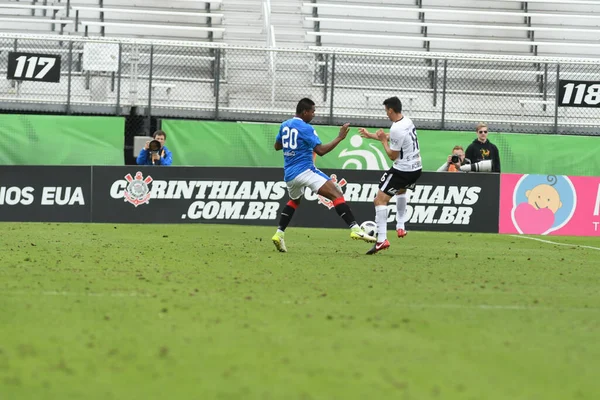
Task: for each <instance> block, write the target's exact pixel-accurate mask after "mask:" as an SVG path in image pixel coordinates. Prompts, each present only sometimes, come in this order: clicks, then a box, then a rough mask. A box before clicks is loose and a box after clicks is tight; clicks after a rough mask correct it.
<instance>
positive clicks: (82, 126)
mask: <svg viewBox="0 0 600 400" xmlns="http://www.w3.org/2000/svg"><path fill="white" fill-rule="evenodd" d="M124 128H125V119H124V118H121V117H80V116H60V115H13V114H7V115H0V140H2V143H4V146H3V149H2V152H0V165H123V140H124V137H123V135H124Z"/></svg>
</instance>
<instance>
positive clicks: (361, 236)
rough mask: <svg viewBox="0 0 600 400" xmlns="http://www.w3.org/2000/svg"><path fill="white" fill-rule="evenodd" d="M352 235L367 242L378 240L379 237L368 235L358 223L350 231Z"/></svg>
mask: <svg viewBox="0 0 600 400" xmlns="http://www.w3.org/2000/svg"><path fill="white" fill-rule="evenodd" d="M350 237H351V238H352V239H354V240H364V241H365V242H367V243H375V242H377V238H375V237H373V236H369V235H367V234H366V232H365V231H363V230H362V229H360V226H358V225H357V226H355V227H354V228H352V230H351V231H350Z"/></svg>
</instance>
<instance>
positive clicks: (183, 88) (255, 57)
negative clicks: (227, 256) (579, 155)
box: [0, 31, 600, 134]
mask: <svg viewBox="0 0 600 400" xmlns="http://www.w3.org/2000/svg"><path fill="white" fill-rule="evenodd" d="M271 32H272V31H271ZM86 43H88V44H89V43H96V44H113V48H114V45H116V48H117V49H118V51H117V52H115V53H114V54H95V56H98V57H100V58H102V57H107V58H110V57H115V58H117V62H118V68H116V69H115V70H113V71H102V70H97V68H96V70H94V71H90V70H86V68H85V66H86V60H88V59H89V58H90V57H91V56H92V55H93V54H90V52H89V51H88V50H86V49H88V46H86ZM269 44H275V43H274V42H270V43H269ZM0 50H4V51H2V52H1V53H0V68H2V72H3V73H4V74H3V75H4V78H3V79H2V80H0V107H2V109H4V110H7V111H15V112H18V111H25V110H26V111H36V112H62V113H66V114H78V113H94V114H98V113H100V114H107V115H124V114H127V113H128V112H129V109H130V107H132V106H135V107H137V108H138V110H141V112H143V113H144V115H146V116H148V117H150V116H156V117H176V118H177V117H185V118H202V119H215V120H236V121H237V120H250V121H252V120H254V121H273V122H276V121H280V120H281V119H282V118H287V117H289V116H290V115H292V114H293V112H294V110H295V106H296V103H297V102H298V100H299V99H300V98H302V97H310V98H312V99H314V100H315V102H316V103H317V117H316V119H315V123H328V124H339V123H342V122H351V123H352V124H354V125H358V124H360V125H364V126H386V125H388V124H389V121H387V120H386V119H385V113H384V110H383V106H382V102H383V100H384V99H385V98H387V97H390V96H398V97H399V98H400V99H401V100H402V102H403V104H404V111H405V114H407V115H409V116H410V117H411V118H412V119H413V120H414V121H415V123H416V124H417V125H418V126H419V127H421V128H422V129H425V128H428V129H447V130H454V129H461V130H472V128H473V126H474V125H475V124H476V123H477V122H480V121H483V122H487V123H488V124H489V125H490V127H491V129H492V130H496V131H504V132H537V133H568V134H597V133H598V131H599V128H600V110H599V108H597V107H586V108H583V107H559V102H558V99H557V96H556V93H559V87H558V86H559V81H560V80H562V79H571V80H580V81H588V82H593V81H600V65H599V63H598V61H597V60H596V59H570V58H543V57H519V56H513V57H508V56H498V55H466V54H445V53H425V52H402V53H398V52H394V53H392V52H387V53H386V52H382V51H354V50H343V49H334V48H322V47H319V48H304V49H290V48H277V47H264V46H261V47H238V46H228V45H226V44H215V43H207V42H202V43H195V42H171V41H151V40H133V39H108V38H81V37H66V36H60V37H57V36H23V35H10V34H2V35H0ZM12 51H18V52H25V53H39V54H53V55H60V56H61V63H60V76H61V79H60V82H59V83H47V82H36V81H16V80H8V79H6V68H7V54H8V53H9V52H12ZM86 51H87V54H86ZM98 52H100V53H101V52H102V51H101V50H100V51H98V50H96V53H98ZM100 69H101V68H100Z"/></svg>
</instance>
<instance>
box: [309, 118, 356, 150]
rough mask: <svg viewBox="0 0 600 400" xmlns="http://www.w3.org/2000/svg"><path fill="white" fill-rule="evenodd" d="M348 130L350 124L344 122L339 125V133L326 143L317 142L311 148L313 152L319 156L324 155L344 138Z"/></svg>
mask: <svg viewBox="0 0 600 400" xmlns="http://www.w3.org/2000/svg"><path fill="white" fill-rule="evenodd" d="M349 130H350V124H349V123H346V124H344V125H342V126H341V127H340V133H339V134H338V135H337V137H336V138H335V139H333V140H332V141H331V142H329V143H327V144H318V145H316V146H315V148H314V149H313V150H314V152H315V153H317V154H318V155H320V156H324V155H325V154H327V153H329V152H330V151H331V150H333V149H335V148H336V146H337V145H338V144H340V143H341V141H342V140H344V139H346V136H347V135H348V131H349Z"/></svg>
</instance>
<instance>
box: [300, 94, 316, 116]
mask: <svg viewBox="0 0 600 400" xmlns="http://www.w3.org/2000/svg"><path fill="white" fill-rule="evenodd" d="M314 106H315V102H314V101H312V100H311V99H309V98H307V97H305V98H303V99H302V100H300V101H299V102H298V105H297V106H296V114H298V115H301V114H302V113H303V112H305V111H307V112H308V111H312V108H313V107H314Z"/></svg>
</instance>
